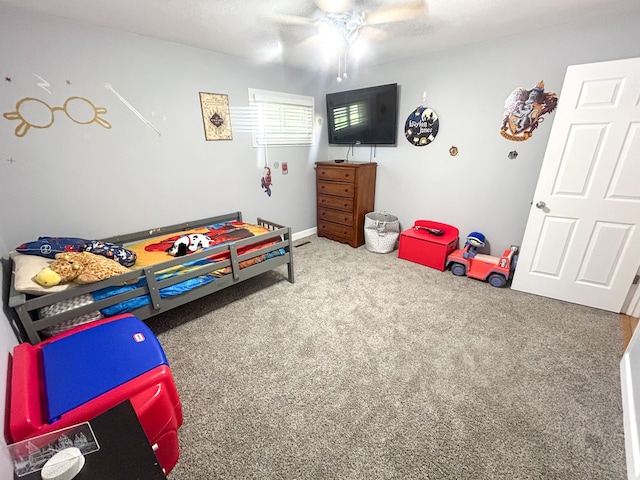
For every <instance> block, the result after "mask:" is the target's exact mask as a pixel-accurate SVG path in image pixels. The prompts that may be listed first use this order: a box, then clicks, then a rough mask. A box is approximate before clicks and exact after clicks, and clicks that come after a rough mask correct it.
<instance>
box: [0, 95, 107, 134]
mask: <svg viewBox="0 0 640 480" xmlns="http://www.w3.org/2000/svg"><path fill="white" fill-rule="evenodd" d="M57 111H63V112H64V113H65V115H66V116H67V117H68V118H69V119H70V120H71V121H72V122H75V123H77V124H79V125H89V124H90V123H97V124H98V125H100V126H101V127H103V128H111V124H110V123H109V122H108V121H107V120H105V119H104V118H102V117H100V115H104V114H106V113H107V109H106V108H105V107H96V106H95V105H94V104H93V103H91V101H89V100H87V99H86V98H83V97H69V98H67V100H66V101H65V102H64V104H63V106H62V107H51V106H50V105H49V104H48V103H47V102H45V101H43V100H40V99H38V98H33V97H25V98H23V99H21V100H19V101H18V102H17V103H16V109H15V111H13V112H6V113H4V114H3V116H4V118H6V119H7V120H19V121H20V123H19V124H18V126H17V127H16V129H15V135H16V136H17V137H24V136H25V135H26V134H27V132H28V131H29V130H30V129H31V128H32V127H33V128H49V127H51V125H53V123H54V121H55V116H54V113H55V112H57Z"/></svg>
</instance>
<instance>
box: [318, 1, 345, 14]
mask: <svg viewBox="0 0 640 480" xmlns="http://www.w3.org/2000/svg"><path fill="white" fill-rule="evenodd" d="M315 2H316V5H318V8H319V9H320V10H322V11H323V12H325V13H345V12H348V11H350V10H352V9H353V2H352V1H351V0H315Z"/></svg>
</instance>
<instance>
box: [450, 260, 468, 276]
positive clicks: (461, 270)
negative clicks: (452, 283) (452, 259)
mask: <svg viewBox="0 0 640 480" xmlns="http://www.w3.org/2000/svg"><path fill="white" fill-rule="evenodd" d="M451 273H453V274H454V275H456V276H458V277H463V276H465V275H466V274H467V269H466V268H465V266H464V265H462V264H461V263H452V264H451Z"/></svg>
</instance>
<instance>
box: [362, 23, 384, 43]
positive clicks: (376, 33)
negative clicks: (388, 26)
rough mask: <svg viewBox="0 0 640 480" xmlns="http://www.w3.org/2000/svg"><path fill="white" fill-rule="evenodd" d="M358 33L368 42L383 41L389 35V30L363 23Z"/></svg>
mask: <svg viewBox="0 0 640 480" xmlns="http://www.w3.org/2000/svg"><path fill="white" fill-rule="evenodd" d="M358 35H359V36H360V37H362V38H363V39H365V40H366V41H367V42H368V43H379V42H383V41H384V40H386V39H387V38H388V37H389V32H387V31H386V30H383V29H381V28H376V27H371V26H368V25H365V26H364V27H362V28H360V30H359V32H358Z"/></svg>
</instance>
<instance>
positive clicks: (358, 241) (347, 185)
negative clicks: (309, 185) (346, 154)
mask: <svg viewBox="0 0 640 480" xmlns="http://www.w3.org/2000/svg"><path fill="white" fill-rule="evenodd" d="M377 165H378V164H377V163H350V162H343V163H336V162H316V199H317V212H318V220H317V221H318V236H319V237H327V238H330V239H331V240H335V241H337V242H342V243H348V244H349V245H351V246H352V247H354V248H356V247H359V246H360V245H364V216H365V215H366V214H367V213H369V212H373V206H374V199H375V191H376V168H377Z"/></svg>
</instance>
